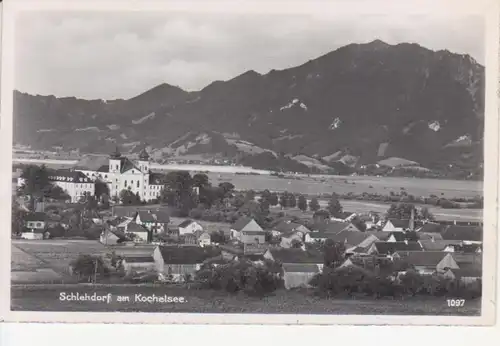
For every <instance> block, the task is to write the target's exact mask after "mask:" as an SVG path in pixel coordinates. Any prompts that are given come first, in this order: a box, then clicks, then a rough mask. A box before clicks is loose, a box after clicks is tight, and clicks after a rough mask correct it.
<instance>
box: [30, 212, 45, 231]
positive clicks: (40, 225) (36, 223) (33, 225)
mask: <svg viewBox="0 0 500 346" xmlns="http://www.w3.org/2000/svg"><path fill="white" fill-rule="evenodd" d="M47 221H48V218H47V214H45V213H42V212H36V213H30V214H28V215H26V217H25V218H24V225H25V227H26V228H27V229H28V230H38V231H39V230H44V229H45V228H46V227H47ZM42 233H43V232H42Z"/></svg>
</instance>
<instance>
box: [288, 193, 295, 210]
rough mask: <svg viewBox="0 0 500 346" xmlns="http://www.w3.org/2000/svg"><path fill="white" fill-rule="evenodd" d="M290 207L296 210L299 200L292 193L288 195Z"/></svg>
mask: <svg viewBox="0 0 500 346" xmlns="http://www.w3.org/2000/svg"><path fill="white" fill-rule="evenodd" d="M288 206H289V207H290V208H295V207H296V206H297V198H296V197H295V195H294V194H293V193H290V194H289V195H288Z"/></svg>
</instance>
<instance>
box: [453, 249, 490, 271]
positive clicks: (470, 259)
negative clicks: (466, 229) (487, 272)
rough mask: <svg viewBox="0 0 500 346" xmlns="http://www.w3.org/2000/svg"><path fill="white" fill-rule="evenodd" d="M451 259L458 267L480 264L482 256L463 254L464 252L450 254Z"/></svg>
mask: <svg viewBox="0 0 500 346" xmlns="http://www.w3.org/2000/svg"><path fill="white" fill-rule="evenodd" d="M451 255H452V256H453V259H454V260H455V262H457V264H458V266H459V267H462V265H464V264H465V265H467V264H482V263H483V256H482V254H481V253H464V252H451Z"/></svg>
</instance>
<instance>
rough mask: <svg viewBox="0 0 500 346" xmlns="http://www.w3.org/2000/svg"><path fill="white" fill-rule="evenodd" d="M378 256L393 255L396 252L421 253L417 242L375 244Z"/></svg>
mask: <svg viewBox="0 0 500 346" xmlns="http://www.w3.org/2000/svg"><path fill="white" fill-rule="evenodd" d="M375 246H376V248H377V252H378V253H379V254H393V253H395V252H398V251H422V247H421V246H420V244H419V243H418V242H403V241H401V242H376V243H375Z"/></svg>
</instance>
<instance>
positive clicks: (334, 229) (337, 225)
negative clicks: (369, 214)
mask: <svg viewBox="0 0 500 346" xmlns="http://www.w3.org/2000/svg"><path fill="white" fill-rule="evenodd" d="M349 225H350V223H349V222H341V221H330V222H328V224H327V225H326V229H325V232H326V233H334V234H337V233H340V232H342V231H343V230H344V229H345V228H346V227H347V226H349Z"/></svg>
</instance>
